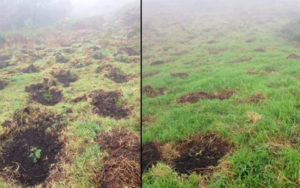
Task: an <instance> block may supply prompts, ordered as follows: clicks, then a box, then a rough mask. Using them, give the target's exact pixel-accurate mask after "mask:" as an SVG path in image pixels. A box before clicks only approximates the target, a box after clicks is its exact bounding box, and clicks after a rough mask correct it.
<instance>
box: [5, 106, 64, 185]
mask: <svg viewBox="0 0 300 188" xmlns="http://www.w3.org/2000/svg"><path fill="white" fill-rule="evenodd" d="M10 123H11V125H10V130H9V131H8V132H7V133H6V134H4V135H1V136H0V140H1V142H2V143H6V144H5V145H4V147H3V148H2V150H1V154H0V158H1V160H0V174H1V176H3V177H4V178H7V179H14V180H16V181H18V182H20V183H21V184H22V185H25V186H34V185H38V184H41V183H43V182H44V181H45V180H46V178H47V177H48V176H49V174H50V171H51V169H52V168H53V167H54V166H55V164H56V163H57V161H58V153H59V152H60V150H61V149H62V148H63V142H62V141H60V140H61V139H59V137H60V130H61V129H62V127H63V123H62V120H61V117H60V116H58V115H55V114H53V113H51V112H48V111H46V112H43V111H42V110H40V109H39V108H30V107H26V108H24V109H22V110H19V111H17V112H15V114H14V117H13V120H12V121H11V122H10Z"/></svg>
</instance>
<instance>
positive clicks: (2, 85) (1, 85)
mask: <svg viewBox="0 0 300 188" xmlns="http://www.w3.org/2000/svg"><path fill="white" fill-rule="evenodd" d="M7 85H8V83H7V82H6V81H3V80H0V90H2V89H4V88H5V87H6V86H7Z"/></svg>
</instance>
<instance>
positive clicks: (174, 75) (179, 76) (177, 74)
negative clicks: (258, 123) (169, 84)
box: [171, 72, 189, 78]
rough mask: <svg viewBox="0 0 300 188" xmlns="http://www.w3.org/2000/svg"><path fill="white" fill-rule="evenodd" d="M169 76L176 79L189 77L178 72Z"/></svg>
mask: <svg viewBox="0 0 300 188" xmlns="http://www.w3.org/2000/svg"><path fill="white" fill-rule="evenodd" d="M171 76H173V77H178V78H187V77H188V76H189V74H188V73H181V72H179V73H172V74H171Z"/></svg>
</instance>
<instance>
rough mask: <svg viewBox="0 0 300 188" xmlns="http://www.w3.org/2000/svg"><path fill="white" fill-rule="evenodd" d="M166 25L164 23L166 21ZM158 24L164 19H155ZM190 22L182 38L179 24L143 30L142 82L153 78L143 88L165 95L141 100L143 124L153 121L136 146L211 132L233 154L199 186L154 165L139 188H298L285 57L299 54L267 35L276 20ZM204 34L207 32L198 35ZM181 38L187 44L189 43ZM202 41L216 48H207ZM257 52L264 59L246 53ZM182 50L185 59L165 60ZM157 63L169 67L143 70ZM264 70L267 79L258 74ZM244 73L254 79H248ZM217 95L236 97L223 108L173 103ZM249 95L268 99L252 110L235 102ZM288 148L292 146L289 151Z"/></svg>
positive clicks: (294, 77) (295, 75)
mask: <svg viewBox="0 0 300 188" xmlns="http://www.w3.org/2000/svg"><path fill="white" fill-rule="evenodd" d="M170 17H171V18H169V21H170V20H172V16H170ZM174 18H176V16H174V17H173V20H174ZM151 19H152V20H153V19H155V18H151ZM151 19H150V18H149V20H148V21H149V22H150V20H151ZM160 19H164V17H163V16H161V15H160ZM193 20H194V21H192V22H191V23H187V24H185V25H184V26H183V27H184V28H185V29H186V30H188V31H189V32H190V33H189V32H186V31H184V30H182V28H181V27H180V25H182V23H184V22H180V21H179V22H178V23H177V24H169V25H167V24H166V23H170V22H165V24H157V23H159V21H157V22H155V21H153V23H151V24H152V25H151V27H146V26H145V27H144V28H145V32H144V33H145V34H144V35H143V40H144V41H143V45H144V46H143V49H144V50H143V57H144V58H143V59H144V61H143V74H147V73H151V72H157V71H160V73H159V74H156V75H154V76H152V77H147V78H144V79H143V85H144V86H145V85H151V86H152V87H153V88H161V87H166V88H167V89H168V92H167V94H165V95H162V96H158V97H156V98H149V97H147V96H146V95H143V119H147V118H152V119H153V118H154V119H156V121H154V122H153V123H150V124H149V125H147V126H144V127H143V136H142V143H143V144H144V143H146V142H148V141H153V140H157V141H158V142H160V143H166V142H172V141H177V140H180V139H184V138H186V137H188V136H189V135H191V134H193V133H205V132H210V131H212V132H219V133H221V134H222V135H223V136H224V137H225V138H228V139H230V140H231V141H233V142H234V145H235V147H234V151H233V153H232V154H230V155H229V156H226V157H225V159H224V161H223V162H222V164H221V165H220V166H221V170H219V171H218V172H216V173H214V175H213V176H212V177H211V178H210V179H209V180H207V181H205V179H204V178H202V177H201V176H200V175H196V174H193V175H191V176H189V177H179V176H178V175H177V174H176V172H175V171H173V170H172V169H171V168H170V167H168V166H166V165H165V164H162V163H159V164H158V165H157V166H155V167H153V168H152V169H150V171H149V172H147V173H146V174H144V175H143V185H144V187H145V188H147V187H199V186H207V187H297V185H298V186H299V178H300V177H299V176H300V174H299V167H300V152H299V149H300V140H299V133H300V126H299V124H300V115H299V114H300V108H299V104H300V102H299V101H300V89H299V85H300V77H299V70H300V63H299V60H293V59H291V60H287V59H286V57H287V56H288V55H289V54H290V53H300V50H299V49H298V48H296V47H295V46H294V45H293V44H292V43H290V42H288V41H286V40H284V39H282V38H280V37H278V35H277V34H276V33H274V32H271V31H270V30H272V29H274V28H278V27H277V26H278V25H279V26H280V25H281V24H282V23H284V20H276V21H277V22H276V21H275V20H273V21H272V22H267V21H266V22H264V23H263V24H258V23H251V21H249V20H244V22H243V21H241V23H239V21H238V20H237V19H235V18H232V20H233V22H232V23H231V20H230V18H229V19H228V20H229V21H228V20H227V22H226V21H224V19H222V18H221V19H220V18H217V17H216V18H215V17H213V16H211V17H210V16H207V15H206V16H199V17H193ZM235 21H236V22H235ZM244 23H246V24H245V25H244ZM238 24H240V25H239V26H238ZM149 25H150V24H149ZM206 28H213V30H212V31H210V32H205V29H206ZM189 36H194V38H192V39H191V40H189ZM150 38H151V39H150ZM251 38H255V39H256V40H255V41H254V42H252V43H246V42H245V41H246V40H248V39H251ZM188 40H189V41H188ZM210 40H215V41H217V42H216V43H214V44H208V43H207V42H208V41H210ZM182 41H188V42H185V43H182ZM259 47H264V48H266V52H265V53H262V52H254V51H253V49H255V48H259ZM163 48H166V49H169V50H168V51H165V50H163ZM221 48H226V49H227V50H226V51H225V52H224V53H220V54H218V55H212V54H209V52H208V51H209V49H221ZM183 50H186V51H187V53H185V54H182V55H172V54H173V53H174V52H181V51H183ZM243 57H252V60H250V61H248V62H243V63H232V61H233V60H235V59H238V58H243ZM157 60H163V61H164V60H166V61H169V63H166V64H162V65H157V66H151V65H150V63H151V62H154V61H157ZM184 63H190V64H184ZM270 68H271V69H274V70H275V71H274V72H266V71H265V70H266V69H270ZM248 71H260V72H261V73H260V74H257V75H248V74H247V72H248ZM176 72H186V73H188V74H189V77H188V78H186V79H181V78H174V77H172V76H171V75H170V74H171V73H176ZM223 89H233V90H235V91H236V94H235V95H234V96H233V97H231V98H230V99H228V100H223V101H221V100H199V101H198V102H197V103H195V104H189V103H186V104H177V103H176V99H177V98H179V97H181V96H183V95H185V94H187V93H190V92H194V91H198V90H203V91H207V92H214V91H219V90H223ZM256 92H258V93H264V94H266V95H267V96H268V99H267V100H263V101H261V102H260V103H258V104H254V103H247V102H238V100H239V99H245V98H247V97H252V96H253V94H254V93H256ZM253 113H254V114H258V115H260V116H261V120H260V121H258V122H257V123H250V121H249V120H250V119H249V115H250V114H253ZM291 142H294V145H293V146H292V145H291ZM297 182H298V184H297Z"/></svg>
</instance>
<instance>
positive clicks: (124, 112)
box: [90, 90, 130, 119]
mask: <svg viewBox="0 0 300 188" xmlns="http://www.w3.org/2000/svg"><path fill="white" fill-rule="evenodd" d="M90 96H91V97H92V102H91V104H92V105H93V106H94V108H93V111H94V112H95V113H96V114H98V115H100V116H103V117H112V118H115V119H122V118H126V117H128V116H129V114H130V110H129V109H128V108H127V107H126V104H125V103H124V102H123V101H122V99H121V97H122V94H121V93H120V92H119V91H108V92H106V91H104V90H97V91H94V92H92V94H91V95H90Z"/></svg>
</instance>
